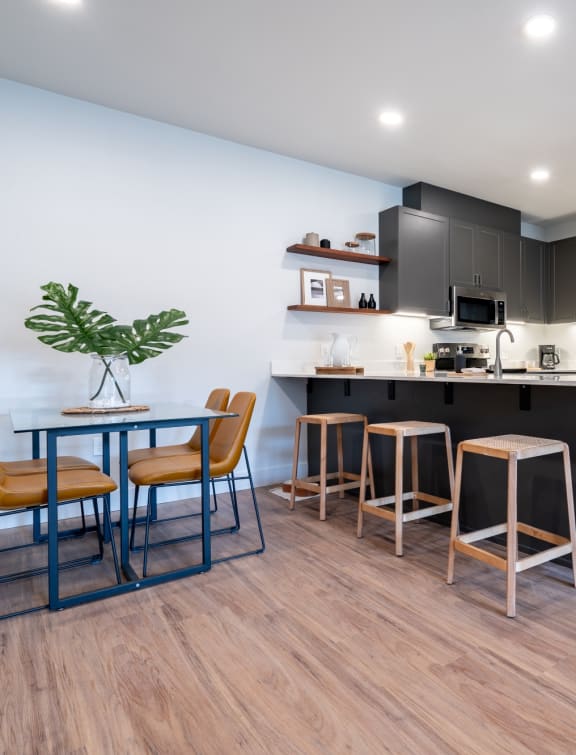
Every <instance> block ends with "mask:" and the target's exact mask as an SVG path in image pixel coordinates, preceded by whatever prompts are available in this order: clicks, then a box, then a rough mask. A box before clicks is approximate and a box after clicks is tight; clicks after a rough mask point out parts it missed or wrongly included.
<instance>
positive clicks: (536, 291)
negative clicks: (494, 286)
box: [502, 233, 546, 322]
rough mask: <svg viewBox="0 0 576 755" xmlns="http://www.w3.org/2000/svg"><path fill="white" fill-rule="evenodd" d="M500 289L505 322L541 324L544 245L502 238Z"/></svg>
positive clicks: (514, 237)
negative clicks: (502, 291) (503, 295)
mask: <svg viewBox="0 0 576 755" xmlns="http://www.w3.org/2000/svg"><path fill="white" fill-rule="evenodd" d="M502 288H503V289H504V291H505V292H506V299H507V304H508V312H507V317H508V319H509V320H521V321H523V322H545V318H546V308H545V290H546V244H544V243H543V242H542V241H536V240H535V239H528V238H522V239H521V238H520V237H519V236H517V235H516V234H513V233H505V234H503V237H502Z"/></svg>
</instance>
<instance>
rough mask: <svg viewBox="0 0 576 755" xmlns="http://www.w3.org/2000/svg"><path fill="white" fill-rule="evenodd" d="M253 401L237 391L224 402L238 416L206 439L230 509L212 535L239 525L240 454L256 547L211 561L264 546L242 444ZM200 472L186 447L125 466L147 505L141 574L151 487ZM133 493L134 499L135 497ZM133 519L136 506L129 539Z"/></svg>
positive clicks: (213, 473)
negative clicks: (230, 519)
mask: <svg viewBox="0 0 576 755" xmlns="http://www.w3.org/2000/svg"><path fill="white" fill-rule="evenodd" d="M255 403H256V395H255V394H254V393H247V392H241V393H237V394H236V395H235V396H234V397H233V399H232V401H231V402H230V405H229V406H228V411H229V412H234V413H236V414H237V415H238V416H236V417H231V418H228V419H224V420H222V421H221V422H220V423H219V424H218V427H217V428H216V430H215V432H214V435H213V437H212V440H211V442H210V478H211V479H215V478H218V479H222V478H224V479H226V480H227V481H228V484H229V490H230V499H231V503H232V510H233V514H234V522H235V523H234V526H233V527H225V528H224V527H223V528H220V529H217V530H212V533H211V534H213V535H217V534H224V533H231V532H236V531H238V530H239V529H240V519H239V514H238V502H237V496H236V481H237V480H238V479H241V478H238V477H237V476H235V474H234V470H235V468H236V466H237V465H238V462H239V461H240V457H241V455H242V454H244V459H245V462H246V469H247V475H246V478H247V479H248V480H249V481H250V489H251V492H252V501H253V504H254V512H255V515H256V522H257V525H258V532H259V535H260V547H259V548H257V549H256V550H251V551H248V552H244V553H240V554H237V555H234V556H228V557H225V558H221V559H217V560H214V561H213V562H212V563H217V562H218V561H227V560H229V559H230V558H238V557H240V556H247V555H253V554H256V553H262V552H263V551H264V548H265V543H264V533H263V531H262V524H261V521H260V513H259V511H258V502H257V500H256V493H255V490H254V483H253V480H252V473H251V471H250V464H249V462H248V454H247V453H246V448H245V446H244V441H245V439H246V435H247V433H248V428H249V426H250V420H251V419H252V413H253V411H254V405H255ZM201 474H202V460H201V455H200V454H199V453H197V452H195V451H190V452H189V453H187V454H179V455H176V456H167V457H161V458H155V459H149V460H147V461H140V462H137V463H135V464H133V465H132V466H131V467H130V470H129V476H130V480H131V481H132V482H133V483H134V485H135V486H136V491H137V490H138V489H139V488H140V487H141V486H142V485H148V486H149V490H148V506H147V512H146V534H145V540H144V566H143V575H144V576H146V575H147V564H148V550H149V548H150V547H151V545H150V522H151V513H152V512H151V508H152V507H151V491H152V490H153V489H154V488H159V487H169V486H173V485H188V484H191V483H195V482H198V480H200V477H201ZM136 500H137V499H136V495H135V501H136ZM135 519H136V509H134V514H133V518H132V542H133V535H134V524H135ZM198 537H199V535H197V534H195V535H190V536H185V537H181V538H177V539H173V540H164V541H162V542H161V543H154V544H153V545H154V546H157V545H168V544H171V543H175V542H182V541H183V540H189V539H195V538H198Z"/></svg>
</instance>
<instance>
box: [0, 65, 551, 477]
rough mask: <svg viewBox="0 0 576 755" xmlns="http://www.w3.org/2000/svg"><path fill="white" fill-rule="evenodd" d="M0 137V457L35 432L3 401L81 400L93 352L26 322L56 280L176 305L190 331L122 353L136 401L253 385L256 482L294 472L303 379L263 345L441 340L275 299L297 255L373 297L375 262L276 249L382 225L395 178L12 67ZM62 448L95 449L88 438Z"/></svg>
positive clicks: (418, 330) (296, 354)
mask: <svg viewBox="0 0 576 755" xmlns="http://www.w3.org/2000/svg"><path fill="white" fill-rule="evenodd" d="M0 143H1V144H2V149H1V150H0V176H1V180H0V200H1V206H2V210H3V213H2V223H0V247H1V249H2V255H3V272H4V275H3V284H2V297H1V299H0V338H1V344H2V363H1V369H0V458H4V459H9V458H19V457H20V458H21V457H25V456H27V455H29V452H30V445H29V438H27V437H17V436H14V434H13V433H12V430H11V426H10V423H9V420H8V417H7V412H8V410H9V409H10V408H11V407H16V406H28V405H47V404H52V405H56V406H62V407H64V406H75V405H79V404H83V403H85V402H86V389H87V373H88V362H89V358H88V357H85V356H82V355H78V354H70V355H69V354H62V353H59V352H56V351H54V350H52V349H50V348H48V347H46V346H44V345H42V344H41V343H40V342H39V341H38V340H37V339H36V337H35V335H34V334H33V333H32V332H31V331H28V330H26V329H25V328H24V325H23V322H24V319H25V317H26V316H27V315H28V312H29V309H30V307H31V306H34V305H35V304H38V303H39V302H40V299H41V295H40V294H41V292H40V289H39V287H40V285H42V284H43V283H46V282H47V281H50V280H54V281H59V282H62V283H68V282H72V283H74V284H76V285H78V286H79V287H80V292H81V295H82V297H83V298H86V299H88V300H89V301H93V302H94V303H95V305H96V306H97V307H98V308H101V309H104V310H108V311H110V312H111V313H112V314H114V315H115V316H116V317H118V319H119V320H120V321H131V320H133V319H135V318H136V317H142V316H146V315H147V314H149V313H150V312H158V311H159V310H161V309H164V308H169V307H179V308H182V309H184V310H185V311H186V312H187V313H188V315H189V317H190V320H191V324H190V326H189V327H188V328H187V329H186V333H187V335H188V336H189V337H188V338H187V339H186V340H185V341H184V342H183V343H181V344H178V345H177V346H175V347H174V348H173V349H172V350H170V351H169V352H167V353H166V354H164V355H162V356H161V357H159V358H158V359H154V360H149V361H147V362H145V363H143V364H142V365H139V366H135V367H133V368H132V400H133V401H134V402H146V401H154V400H155V399H159V398H166V399H170V400H178V399H186V400H193V401H197V402H199V403H203V402H204V400H205V397H206V395H207V394H208V391H209V390H210V389H211V388H212V387H214V386H220V385H223V386H229V387H230V388H231V390H232V391H233V392H235V391H238V390H253V391H255V392H256V393H257V395H258V401H257V408H256V414H255V417H254V421H253V425H252V428H251V432H250V435H249V442H248V449H249V452H250V455H251V459H252V464H253V467H254V471H255V476H256V480H257V482H258V483H259V484H263V483H268V482H273V481H277V480H282V479H285V478H286V477H288V476H289V470H290V458H291V447H292V430H293V422H294V418H295V416H296V415H297V414H298V413H299V412H301V411H302V410H303V409H304V406H305V394H304V385H303V383H302V382H299V381H289V380H282V381H276V380H274V379H271V378H270V377H269V365H270V360H271V359H298V360H308V359H311V360H315V359H316V358H317V356H318V355H319V350H320V344H321V343H322V342H323V341H326V340H327V339H328V338H329V334H330V333H331V332H334V331H341V332H346V333H351V334H354V335H356V336H357V337H358V341H359V345H358V352H357V356H358V360H359V361H362V360H367V359H372V360H373V359H394V353H395V350H396V349H397V345H398V344H401V343H402V342H403V341H405V340H415V341H416V343H417V350H416V356H417V357H418V356H421V354H422V353H423V352H424V351H427V350H429V349H430V347H431V345H432V343H433V342H434V341H436V340H450V338H451V337H450V336H445V335H438V334H436V335H435V334H433V333H432V332H431V331H430V330H429V329H428V327H427V323H426V321H424V320H413V319H411V318H399V317H393V318H392V317H391V318H385V317H379V318H378V317H375V318H362V317H352V316H344V315H337V316H334V315H328V314H307V313H298V312H288V311H287V310H286V306H287V305H288V304H292V303H298V301H299V272H298V271H299V268H300V267H306V268H312V269H314V268H318V269H329V270H332V272H333V274H334V275H338V276H339V277H344V278H349V279H350V281H351V291H352V298H353V299H354V300H357V299H358V297H359V295H360V293H361V292H362V291H365V292H366V293H369V292H374V293H375V294H376V295H377V281H378V269H377V267H376V266H374V267H372V266H361V265H352V264H346V263H342V262H336V261H333V260H327V261H326V264H325V263H324V262H323V261H322V260H318V259H315V258H311V257H309V258H307V257H301V256H296V255H292V254H287V253H286V252H285V249H286V247H287V246H288V245H290V244H293V243H296V242H298V241H301V240H302V237H303V235H304V234H305V233H306V232H308V231H316V232H318V233H319V234H320V236H321V237H327V238H330V239H331V240H332V244H333V246H335V247H336V246H337V247H341V245H342V244H343V243H344V241H346V240H348V239H351V238H352V237H353V236H354V234H355V233H356V232H357V231H374V232H376V231H377V215H378V212H379V211H380V210H382V209H384V208H386V207H389V206H391V205H394V204H399V203H401V190H400V189H398V188H395V187H391V186H387V185H384V184H381V183H378V182H376V181H371V180H368V179H364V178H359V177H356V176H353V175H349V174H346V173H341V172H338V171H333V170H329V169H326V168H322V167H319V166H316V165H312V164H309V163H305V162H302V161H298V160H293V159H289V158H285V157H281V156H278V155H275V154H272V153H269V152H264V151H261V150H257V149H252V148H249V147H245V146H240V145H237V144H233V143H231V142H226V141H223V140H219V139H215V138H212V137H208V136H204V135H201V134H197V133H193V132H190V131H187V130H184V129H179V128H176V127H173V126H169V125H165V124H162V123H158V122H155V121H151V120H146V119H143V118H138V117H135V116H132V115H128V114H124V113H121V112H117V111H114V110H109V109H106V108H103V107H99V106H96V105H91V104H88V103H85V102H81V101H77V100H73V99H69V98H66V97H61V96H58V95H54V94H51V93H48V92H45V91H42V90H38V89H34V88H30V87H26V86H22V85H19V84H16V83H13V82H9V81H6V80H0ZM522 333H523V335H522V336H521V337H520V338H519V339H517V340H518V342H517V343H516V344H515V345H514V347H510V350H509V354H510V356H511V357H514V358H530V354H535V344H536V343H538V342H542V340H547V339H545V332H543V329H542V328H525V329H523V330H522ZM452 338H454V339H458V338H459V336H456V335H454V336H452ZM488 339H492V336H489V337H488ZM471 340H474V339H471ZM477 340H480V341H483V340H486V338H484V339H483V338H482V337H478V338H477ZM489 342H490V341H489ZM164 437H165V438H166V441H171V440H173V439H174V440H175V439H177V438H180V437H182V436H181V435H179V434H176V433H174V434H172V435H170V436H164ZM64 448H66V450H76V451H78V452H81V453H83V454H90V453H91V451H92V447H91V444H90V442H89V441H88V440H76V441H74V442H72V441H71V442H70V445H68V446H67V445H64Z"/></svg>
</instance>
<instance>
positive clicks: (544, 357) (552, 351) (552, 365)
mask: <svg viewBox="0 0 576 755" xmlns="http://www.w3.org/2000/svg"><path fill="white" fill-rule="evenodd" d="M538 358H539V361H540V369H542V370H554V369H556V365H557V364H560V357H559V356H558V354H557V352H556V346H554V344H553V343H549V344H544V345H541V346H538Z"/></svg>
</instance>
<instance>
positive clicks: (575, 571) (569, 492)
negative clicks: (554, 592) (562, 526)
mask: <svg viewBox="0 0 576 755" xmlns="http://www.w3.org/2000/svg"><path fill="white" fill-rule="evenodd" d="M562 459H563V461H564V481H565V484H566V505H567V506H568V530H569V532H570V541H571V544H572V580H573V581H574V585H575V586H576V523H575V516H574V492H573V489H572V469H571V467H570V451H569V449H568V445H567V444H566V443H564V450H563V451H562Z"/></svg>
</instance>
